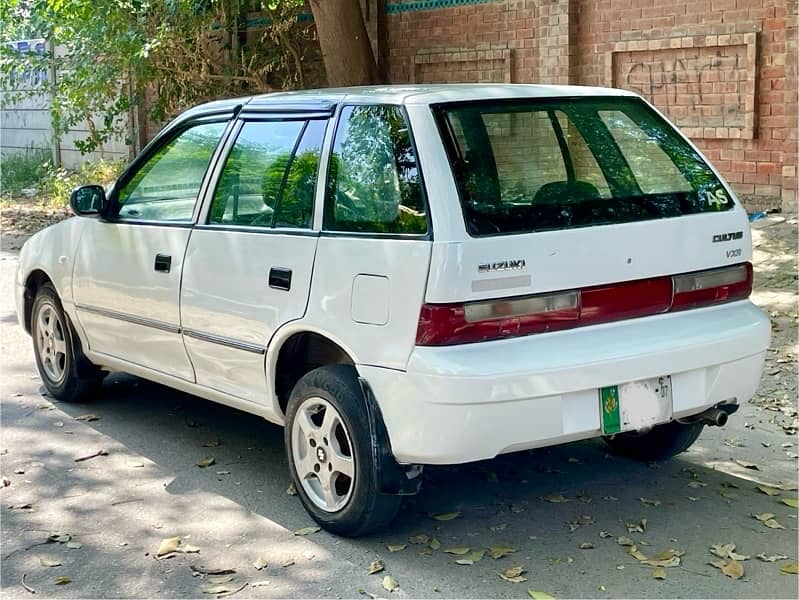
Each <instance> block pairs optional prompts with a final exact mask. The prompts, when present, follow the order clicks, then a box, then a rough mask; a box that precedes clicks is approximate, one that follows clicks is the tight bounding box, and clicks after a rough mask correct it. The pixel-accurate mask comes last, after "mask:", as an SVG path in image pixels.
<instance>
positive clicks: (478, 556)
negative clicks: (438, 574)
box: [455, 550, 486, 565]
mask: <svg viewBox="0 0 799 600" xmlns="http://www.w3.org/2000/svg"><path fill="white" fill-rule="evenodd" d="M485 553H486V551H485V550H474V551H473V552H469V554H466V555H464V556H462V557H461V558H459V559H458V560H456V561H455V563H456V564H459V565H473V564H474V563H477V562H480V561H481V560H483V556H484V555H485Z"/></svg>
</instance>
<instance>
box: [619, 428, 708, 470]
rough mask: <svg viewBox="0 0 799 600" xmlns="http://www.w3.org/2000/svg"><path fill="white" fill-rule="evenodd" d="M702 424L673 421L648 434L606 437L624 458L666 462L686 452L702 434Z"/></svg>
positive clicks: (622, 434) (653, 429)
mask: <svg viewBox="0 0 799 600" xmlns="http://www.w3.org/2000/svg"><path fill="white" fill-rule="evenodd" d="M703 428H704V425H703V424H702V423H680V422H678V421H672V422H671V423H665V424H663V425H657V426H656V427H653V428H652V429H651V430H650V431H648V432H646V433H633V432H630V433H619V434H617V435H615V436H613V437H606V438H605V442H607V444H608V446H610V448H611V449H612V450H613V451H614V452H616V453H618V454H622V455H624V456H628V457H630V458H635V459H637V460H645V461H652V460H666V459H667V458H671V457H672V456H675V455H677V454H679V453H680V452H685V451H686V450H688V448H690V447H691V444H693V443H694V442H695V441H696V438H698V437H699V434H701V433H702V429H703Z"/></svg>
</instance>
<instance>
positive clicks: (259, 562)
mask: <svg viewBox="0 0 799 600" xmlns="http://www.w3.org/2000/svg"><path fill="white" fill-rule="evenodd" d="M268 565H269V562H268V561H267V560H266V557H265V556H264V555H263V554H259V555H258V558H256V559H255V560H254V561H253V563H252V566H253V567H255V570H256V571H260V570H261V569H263V568H265V567H266V566H268Z"/></svg>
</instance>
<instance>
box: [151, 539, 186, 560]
mask: <svg viewBox="0 0 799 600" xmlns="http://www.w3.org/2000/svg"><path fill="white" fill-rule="evenodd" d="M179 544H180V538H179V537H172V538H165V539H163V540H161V545H160V546H158V550H157V551H156V553H155V555H156V556H166V555H167V554H172V553H173V552H175V551H176V550H177V549H178V545H179Z"/></svg>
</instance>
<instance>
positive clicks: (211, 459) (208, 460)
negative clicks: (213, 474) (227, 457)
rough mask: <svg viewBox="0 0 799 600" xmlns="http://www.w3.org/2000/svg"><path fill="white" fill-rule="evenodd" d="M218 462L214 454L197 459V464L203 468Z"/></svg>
mask: <svg viewBox="0 0 799 600" xmlns="http://www.w3.org/2000/svg"><path fill="white" fill-rule="evenodd" d="M215 462H216V459H215V458H214V457H213V456H206V457H205V458H201V459H200V460H198V461H197V463H196V464H197V466H198V467H200V468H201V469H205V468H206V467H210V466H211V465H212V464H214V463H215Z"/></svg>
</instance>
